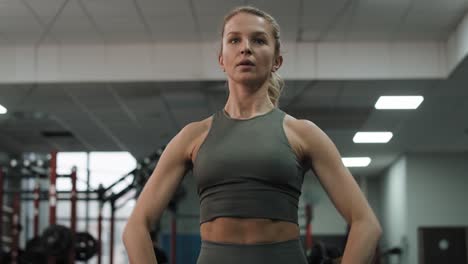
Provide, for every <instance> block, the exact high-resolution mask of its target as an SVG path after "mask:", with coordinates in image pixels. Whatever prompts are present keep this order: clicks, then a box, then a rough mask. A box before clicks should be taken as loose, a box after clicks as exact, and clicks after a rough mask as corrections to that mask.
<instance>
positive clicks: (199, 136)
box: [182, 116, 213, 161]
mask: <svg viewBox="0 0 468 264" xmlns="http://www.w3.org/2000/svg"><path fill="white" fill-rule="evenodd" d="M212 122H213V116H210V117H207V118H205V119H203V120H200V121H195V122H191V123H189V124H187V125H186V126H185V127H184V128H183V129H182V130H184V134H185V137H189V138H190V144H189V149H188V155H189V157H190V159H191V160H192V161H194V160H195V157H196V154H197V152H198V149H199V148H200V145H201V143H202V142H203V141H204V139H205V138H206V136H207V135H208V132H209V130H210V128H211V123H212Z"/></svg>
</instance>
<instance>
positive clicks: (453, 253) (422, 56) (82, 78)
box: [0, 0, 468, 264]
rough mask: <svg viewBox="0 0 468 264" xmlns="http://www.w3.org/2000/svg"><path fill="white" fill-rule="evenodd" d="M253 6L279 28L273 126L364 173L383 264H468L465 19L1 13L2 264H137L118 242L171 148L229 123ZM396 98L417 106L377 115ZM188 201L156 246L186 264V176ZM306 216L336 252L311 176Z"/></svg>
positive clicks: (27, 1) (223, 7)
mask: <svg viewBox="0 0 468 264" xmlns="http://www.w3.org/2000/svg"><path fill="white" fill-rule="evenodd" d="M243 4H249V5H253V6H256V7H259V8H261V9H263V10H265V11H267V12H269V13H271V14H272V15H273V16H274V17H275V18H276V19H277V20H278V22H279V24H280V26H281V38H282V51H283V57H284V63H283V66H282V67H281V68H280V70H279V74H280V75H281V76H282V77H283V78H284V79H285V82H286V84H285V89H284V91H283V94H282V96H281V99H280V104H279V108H280V109H282V110H283V111H285V112H286V113H288V114H290V115H292V116H294V117H296V118H301V119H308V120H311V121H313V122H314V123H316V124H317V125H318V126H319V127H320V128H321V129H322V130H324V131H325V133H326V134H327V135H328V136H329V137H330V138H331V139H332V141H333V142H334V143H335V144H336V146H337V148H338V149H339V151H340V154H341V155H342V156H343V158H364V164H352V163H350V162H351V161H352V160H351V159H343V161H344V162H345V164H346V165H347V167H348V168H349V170H350V171H351V173H352V174H353V176H354V177H355V179H356V181H357V182H358V183H359V186H360V188H361V190H362V191H363V193H364V194H365V195H366V198H367V199H368V201H369V203H370V205H371V207H372V209H373V210H374V212H375V214H376V215H377V217H378V219H379V221H380V223H381V225H382V228H383V236H382V239H381V241H380V242H379V248H378V255H379V260H380V261H381V262H380V263H399V264H420V263H425V264H431V263H468V262H467V261H468V260H467V259H468V255H467V248H468V246H467V243H468V242H467V241H468V240H467V239H468V231H467V230H468V211H467V210H466V205H465V204H466V201H468V194H467V192H466V190H467V189H468V162H467V161H468V119H467V115H468V58H467V55H468V1H460V0H444V1H440V0H425V1H421V0H405V1H394V0H382V1H358V0H354V1H353V0H346V1H345V0H339V1H325V0H323V1H306V0H290V1H287V3H286V1H279V0H270V1H265V0H254V1H240V0H237V1H215V0H203V1H181V0H173V1H162V0H133V1H128V0H112V1H110V0H42V1H33V0H21V1H18V0H0V187H1V188H0V204H1V205H2V207H1V210H0V211H1V213H0V220H1V225H0V253H1V254H2V255H1V256H0V262H1V263H7V262H8V261H7V259H10V260H11V259H12V258H16V256H12V252H18V254H21V255H22V256H23V259H25V258H24V256H28V257H27V259H29V260H28V261H29V262H24V263H47V261H49V260H47V259H43V260H39V258H40V257H38V255H35V254H37V252H36V251H41V250H42V251H44V250H46V251H47V252H48V253H49V255H50V254H52V253H51V252H52V251H54V252H55V251H59V253H57V254H56V255H57V256H56V259H59V261H58V262H57V263H59V262H60V259H61V260H63V262H66V263H71V262H74V261H75V260H76V259H77V258H79V256H81V257H82V258H83V259H87V261H86V263H99V264H100V263H111V264H112V263H128V259H127V254H126V251H125V248H124V246H123V243H122V231H123V227H124V225H125V223H126V221H127V218H128V216H129V215H130V213H131V211H132V208H133V206H134V204H135V198H136V197H137V196H138V194H139V192H140V191H141V188H142V187H143V185H144V183H145V182H146V180H147V179H148V177H149V175H150V174H151V171H152V169H154V167H155V165H156V164H157V161H158V158H159V156H160V154H161V153H162V151H163V150H164V147H165V146H166V144H167V143H168V142H169V140H170V139H171V138H172V137H173V136H174V135H175V134H176V133H177V132H178V131H180V129H181V128H183V127H184V126H185V125H186V124H188V123H190V122H193V121H198V120H202V119H204V118H207V117H209V116H210V115H212V114H213V113H214V112H216V111H219V110H221V109H222V108H223V107H224V104H225V102H226V98H227V95H228V89H227V87H226V80H225V75H224V73H223V72H222V70H221V69H220V67H219V65H218V57H217V56H218V52H219V47H220V32H219V29H220V27H221V25H222V18H223V16H224V14H225V13H226V12H227V11H228V10H230V9H232V8H233V7H235V6H238V5H243ZM388 96H409V97H410V99H416V105H415V106H414V107H413V109H410V108H411V107H410V108H405V109H385V107H384V108H382V107H381V105H380V104H378V102H379V103H381V102H382V100H385V99H392V98H389V97H388ZM400 98H401V97H400ZM393 99H394V98H393ZM400 106H401V105H400ZM358 132H386V134H385V136H387V140H384V142H379V143H376V142H373V143H363V142H361V141H359V136H361V135H362V134H358ZM365 139H366V138H365ZM367 139H368V138H367ZM179 191H180V193H178V194H179V195H178V197H177V198H175V199H174V200H173V202H174V204H175V205H176V206H174V207H172V208H168V209H167V210H166V211H165V212H164V214H163V216H162V218H161V219H160V221H159V222H158V223H157V224H156V225H155V226H154V232H153V233H152V237H153V240H154V244H155V247H157V250H158V252H163V253H161V254H165V255H166V257H167V263H172V264H175V263H177V264H191V263H195V262H196V259H197V256H198V253H199V251H200V230H199V227H200V225H199V200H198V194H197V188H196V183H195V181H194V178H193V176H192V175H191V174H190V173H189V174H187V175H186V176H185V178H184V180H183V182H182V183H181V186H180V189H179ZM307 206H311V210H312V215H311V217H310V218H311V219H309V220H310V221H307V220H308V219H307V216H308V214H307V212H306V207H307ZM298 215H299V226H300V230H301V236H302V239H303V240H304V244H305V246H306V244H307V240H308V239H309V238H308V235H307V234H308V232H307V230H309V231H311V238H312V241H314V244H316V245H320V243H322V244H324V245H326V246H328V247H329V248H330V250H332V248H333V249H336V250H337V251H341V252H342V249H343V246H344V242H343V241H345V238H346V235H347V224H346V222H345V221H344V219H343V218H342V217H341V216H340V214H339V213H338V212H337V210H336V208H335V207H334V206H333V204H332V203H331V201H330V199H329V198H328V196H327V194H326V192H325V191H324V189H323V188H322V186H321V185H320V182H319V181H318V180H317V178H316V177H315V175H314V174H313V173H312V172H311V171H309V172H307V174H306V175H305V179H304V183H303V186H302V195H301V197H300V201H299V211H298ZM56 225H59V227H57V226H56ZM61 226H63V227H66V228H65V229H61ZM73 232H74V233H76V234H78V233H80V234H81V235H80V236H79V238H78V237H77V236H73ZM35 237H36V238H38V237H40V239H36V240H34V243H36V244H34V243H33V242H31V241H33V238H35ZM48 237H55V238H54V239H52V238H51V239H47V238H48ZM72 237H75V241H81V242H83V243H81V247H80V246H73V245H72V244H73V242H72ZM46 241H49V242H46ZM173 243H175V245H176V247H175V248H174V247H172V245H173ZM33 244H34V245H33ZM78 244H80V243H78ZM36 249H37V250H36ZM73 251H74V252H75V253H74V254H75V255H76V256H75V255H73ZM70 252H72V253H70ZM14 254H15V253H13V255H14ZM53 254H55V253H53ZM31 259H32V260H31ZM24 261H26V260H24ZM40 261H42V262H40ZM18 263H19V262H18ZM49 263H50V262H49ZM160 263H164V261H162V260H161V261H160Z"/></svg>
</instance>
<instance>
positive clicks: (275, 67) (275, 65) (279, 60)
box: [271, 55, 283, 72]
mask: <svg viewBox="0 0 468 264" xmlns="http://www.w3.org/2000/svg"><path fill="white" fill-rule="evenodd" d="M281 65H283V56H281V55H278V56H277V57H276V59H275V61H274V62H273V68H272V69H271V71H272V72H276V71H277V70H278V69H279V68H280V67H281Z"/></svg>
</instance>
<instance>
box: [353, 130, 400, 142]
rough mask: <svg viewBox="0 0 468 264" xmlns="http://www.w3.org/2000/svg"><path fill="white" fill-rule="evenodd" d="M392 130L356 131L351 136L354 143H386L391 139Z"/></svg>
mask: <svg viewBox="0 0 468 264" xmlns="http://www.w3.org/2000/svg"><path fill="white" fill-rule="evenodd" d="M392 137H393V133H392V132H357V133H356V135H354V137H353V142H354V143H387V142H388V141H390V139H392Z"/></svg>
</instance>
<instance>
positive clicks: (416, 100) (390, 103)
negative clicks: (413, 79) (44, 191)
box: [375, 95, 424, 109]
mask: <svg viewBox="0 0 468 264" xmlns="http://www.w3.org/2000/svg"><path fill="white" fill-rule="evenodd" d="M423 100H424V97H422V96H420V95H417V96H380V97H379V100H377V103H375V108H376V109H416V108H418V107H419V105H420V104H421V103H422V101H423Z"/></svg>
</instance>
